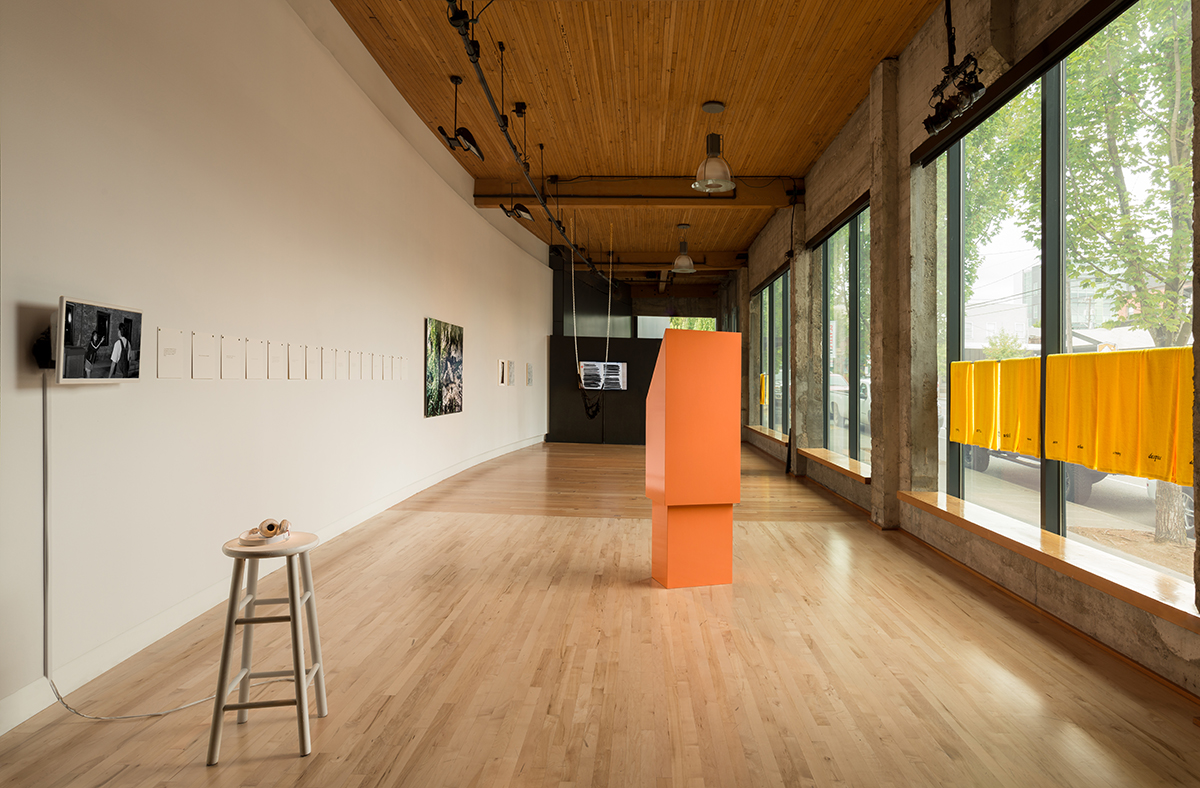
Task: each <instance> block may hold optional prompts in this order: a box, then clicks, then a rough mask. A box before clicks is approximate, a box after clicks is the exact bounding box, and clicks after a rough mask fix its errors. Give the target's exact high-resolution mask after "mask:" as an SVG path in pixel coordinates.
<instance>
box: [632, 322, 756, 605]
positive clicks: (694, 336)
mask: <svg viewBox="0 0 1200 788" xmlns="http://www.w3.org/2000/svg"><path fill="white" fill-rule="evenodd" d="M741 361H742V339H741V335H740V334H734V333H726V332H716V331H680V330H676V329H667V331H666V333H665V334H663V343H662V348H661V349H660V350H659V352H658V362H657V364H655V367H654V377H653V378H652V379H651V381H650V391H649V393H648V395H647V396H646V496H647V497H648V498H649V499H650V500H651V502H652V503H653V504H654V515H653V524H654V535H653V542H652V545H651V546H652V551H651V557H650V574H651V576H652V577H653V578H654V579H655V580H657V581H658V582H659V583H661V584H662V585H664V586H666V587H667V588H680V587H684V586H710V585H719V584H722V583H732V582H733V505H734V504H735V503H737V502H738V500H739V499H740V498H741V462H740V460H741V454H740V451H741V428H740V425H739V422H740V414H741V388H740V386H741V379H742V377H741Z"/></svg>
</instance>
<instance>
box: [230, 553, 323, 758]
mask: <svg viewBox="0 0 1200 788" xmlns="http://www.w3.org/2000/svg"><path fill="white" fill-rule="evenodd" d="M317 542H318V539H317V536H316V534H306V533H303V532H299V531H292V535H291V538H289V539H287V540H286V541H283V542H276V543H275V544H268V545H262V546H259V547H248V546H246V545H243V544H241V543H240V542H239V541H238V540H237V539H230V540H229V541H228V542H226V543H225V545H224V546H223V547H222V548H221V552H223V553H225V555H227V556H229V557H230V558H232V559H233V582H232V583H231V584H230V587H229V611H228V612H227V613H226V615H225V642H224V643H223V644H222V645H221V668H220V670H219V671H218V672H217V697H216V702H215V703H214V704H213V721H212V731H211V733H210V734H209V738H208V765H209V766H212V765H213V764H215V763H216V762H217V756H218V755H219V754H220V751H221V724H222V721H223V717H224V715H225V712H227V711H234V710H236V711H237V713H238V717H237V721H238V723H239V724H240V723H243V722H245V721H246V720H247V718H248V717H249V713H248V711H247V710H248V709H262V708H268V707H273V706H295V707H296V724H297V725H298V726H299V731H300V755H302V756H303V755H308V754H309V753H310V752H312V742H311V741H310V739H309V733H308V685H309V684H310V683H312V682H313V681H314V680H315V681H316V685H317V716H318V717H324V716H325V715H326V714H328V713H329V709H328V708H327V707H326V705H325V665H324V663H323V662H322V661H321V630H320V628H319V627H318V626H317V600H316V597H315V595H314V592H313V580H312V565H311V564H310V563H309V556H308V551H309V550H311V549H313V548H314V547H316V546H317ZM261 558H287V585H288V595H287V598H286V599H259V598H258V561H259V559H261ZM297 559H299V561H297ZM247 562H249V564H250V568H249V572H248V573H247V576H246V595H245V596H242V595H241V591H242V573H243V570H244V569H245V565H246V563H247ZM297 564H299V565H298V566H297ZM301 573H303V575H304V589H303V593H301V588H300V574H301ZM283 604H286V605H287V606H288V613H287V615H280V616H257V617H256V616H255V615H254V608H255V606H256V605H283ZM301 606H304V607H305V608H306V611H305V612H306V615H307V618H308V642H309V644H310V645H311V646H312V658H313V665H312V668H310V669H308V670H305V668H304V639H303V636H302V634H301V632H300V608H301ZM243 607H244V608H246V615H245V616H244V617H242V618H238V612H239V611H240V610H241V609H242V608H243ZM284 621H287V622H289V623H291V625H292V669H291V670H267V671H261V672H258V673H251V672H250V657H251V653H252V651H253V647H254V625H255V624H276V623H282V622H284ZM238 624H241V625H242V669H241V670H240V671H238V674H237V675H236V676H234V677H233V680H232V681H231V680H230V678H229V671H230V667H229V663H230V662H231V661H232V660H233V638H234V628H235V627H236V626H237V625H238ZM282 676H291V677H292V678H293V679H294V681H295V682H296V697H295V698H289V699H287V700H260V701H254V702H250V700H249V697H250V680H251V679H258V678H268V677H270V678H276V677H282ZM235 685H237V686H238V702H237V703H226V702H225V699H226V698H227V697H228V696H229V693H231V692H233V688H234V686H235Z"/></svg>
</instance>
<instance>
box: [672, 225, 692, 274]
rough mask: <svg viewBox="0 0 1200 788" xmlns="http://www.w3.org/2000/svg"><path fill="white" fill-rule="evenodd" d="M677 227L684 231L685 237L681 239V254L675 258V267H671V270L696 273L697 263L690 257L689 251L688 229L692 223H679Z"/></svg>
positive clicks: (679, 272) (677, 272) (673, 271)
mask: <svg viewBox="0 0 1200 788" xmlns="http://www.w3.org/2000/svg"><path fill="white" fill-rule="evenodd" d="M676 227H678V228H679V229H680V230H681V231H682V232H683V236H684V237H683V238H681V239H680V241H679V256H678V257H676V258H675V267H674V268H672V269H671V272H672V273H676V274H694V273H696V265H695V263H693V262H692V258H690V257H688V253H687V250H688V247H687V231H688V228H689V227H691V225H690V224H679V225H676Z"/></svg>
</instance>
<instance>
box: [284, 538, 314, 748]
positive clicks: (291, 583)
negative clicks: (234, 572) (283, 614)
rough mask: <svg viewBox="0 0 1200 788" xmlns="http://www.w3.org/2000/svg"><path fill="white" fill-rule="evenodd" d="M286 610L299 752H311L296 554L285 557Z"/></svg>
mask: <svg viewBox="0 0 1200 788" xmlns="http://www.w3.org/2000/svg"><path fill="white" fill-rule="evenodd" d="M287 576H288V577H287V581H288V612H290V613H291V619H292V620H291V621H290V622H289V624H290V625H291V629H292V666H293V670H292V674H293V675H294V676H295V677H296V725H297V726H298V728H299V733H300V754H301V755H308V754H309V753H310V752H312V742H311V741H310V740H309V736H308V687H307V686H306V685H305V683H304V673H305V671H304V633H303V631H302V630H301V626H302V624H301V623H300V611H301V609H302V608H301V606H300V594H301V592H300V571H299V567H298V566H297V565H296V556H294V555H289V556H288V557H287Z"/></svg>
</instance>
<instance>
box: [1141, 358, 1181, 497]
mask: <svg viewBox="0 0 1200 788" xmlns="http://www.w3.org/2000/svg"><path fill="white" fill-rule="evenodd" d="M1179 363H1180V354H1179V353H1178V348H1155V349H1154V350H1147V351H1144V360H1143V362H1142V365H1141V369H1140V370H1139V374H1138V378H1139V386H1140V388H1141V399H1140V401H1139V403H1138V409H1137V417H1136V421H1137V424H1138V435H1139V441H1138V452H1137V457H1138V463H1137V471H1136V475H1138V476H1144V477H1146V478H1148V479H1162V480H1164V481H1170V480H1171V479H1172V478H1173V477H1174V475H1175V464H1176V462H1175V460H1176V457H1175V454H1176V440H1175V436H1176V434H1177V431H1178V429H1179V426H1180V425H1179V415H1180V413H1179V401H1180V393H1181V391H1180V380H1179Z"/></svg>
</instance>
